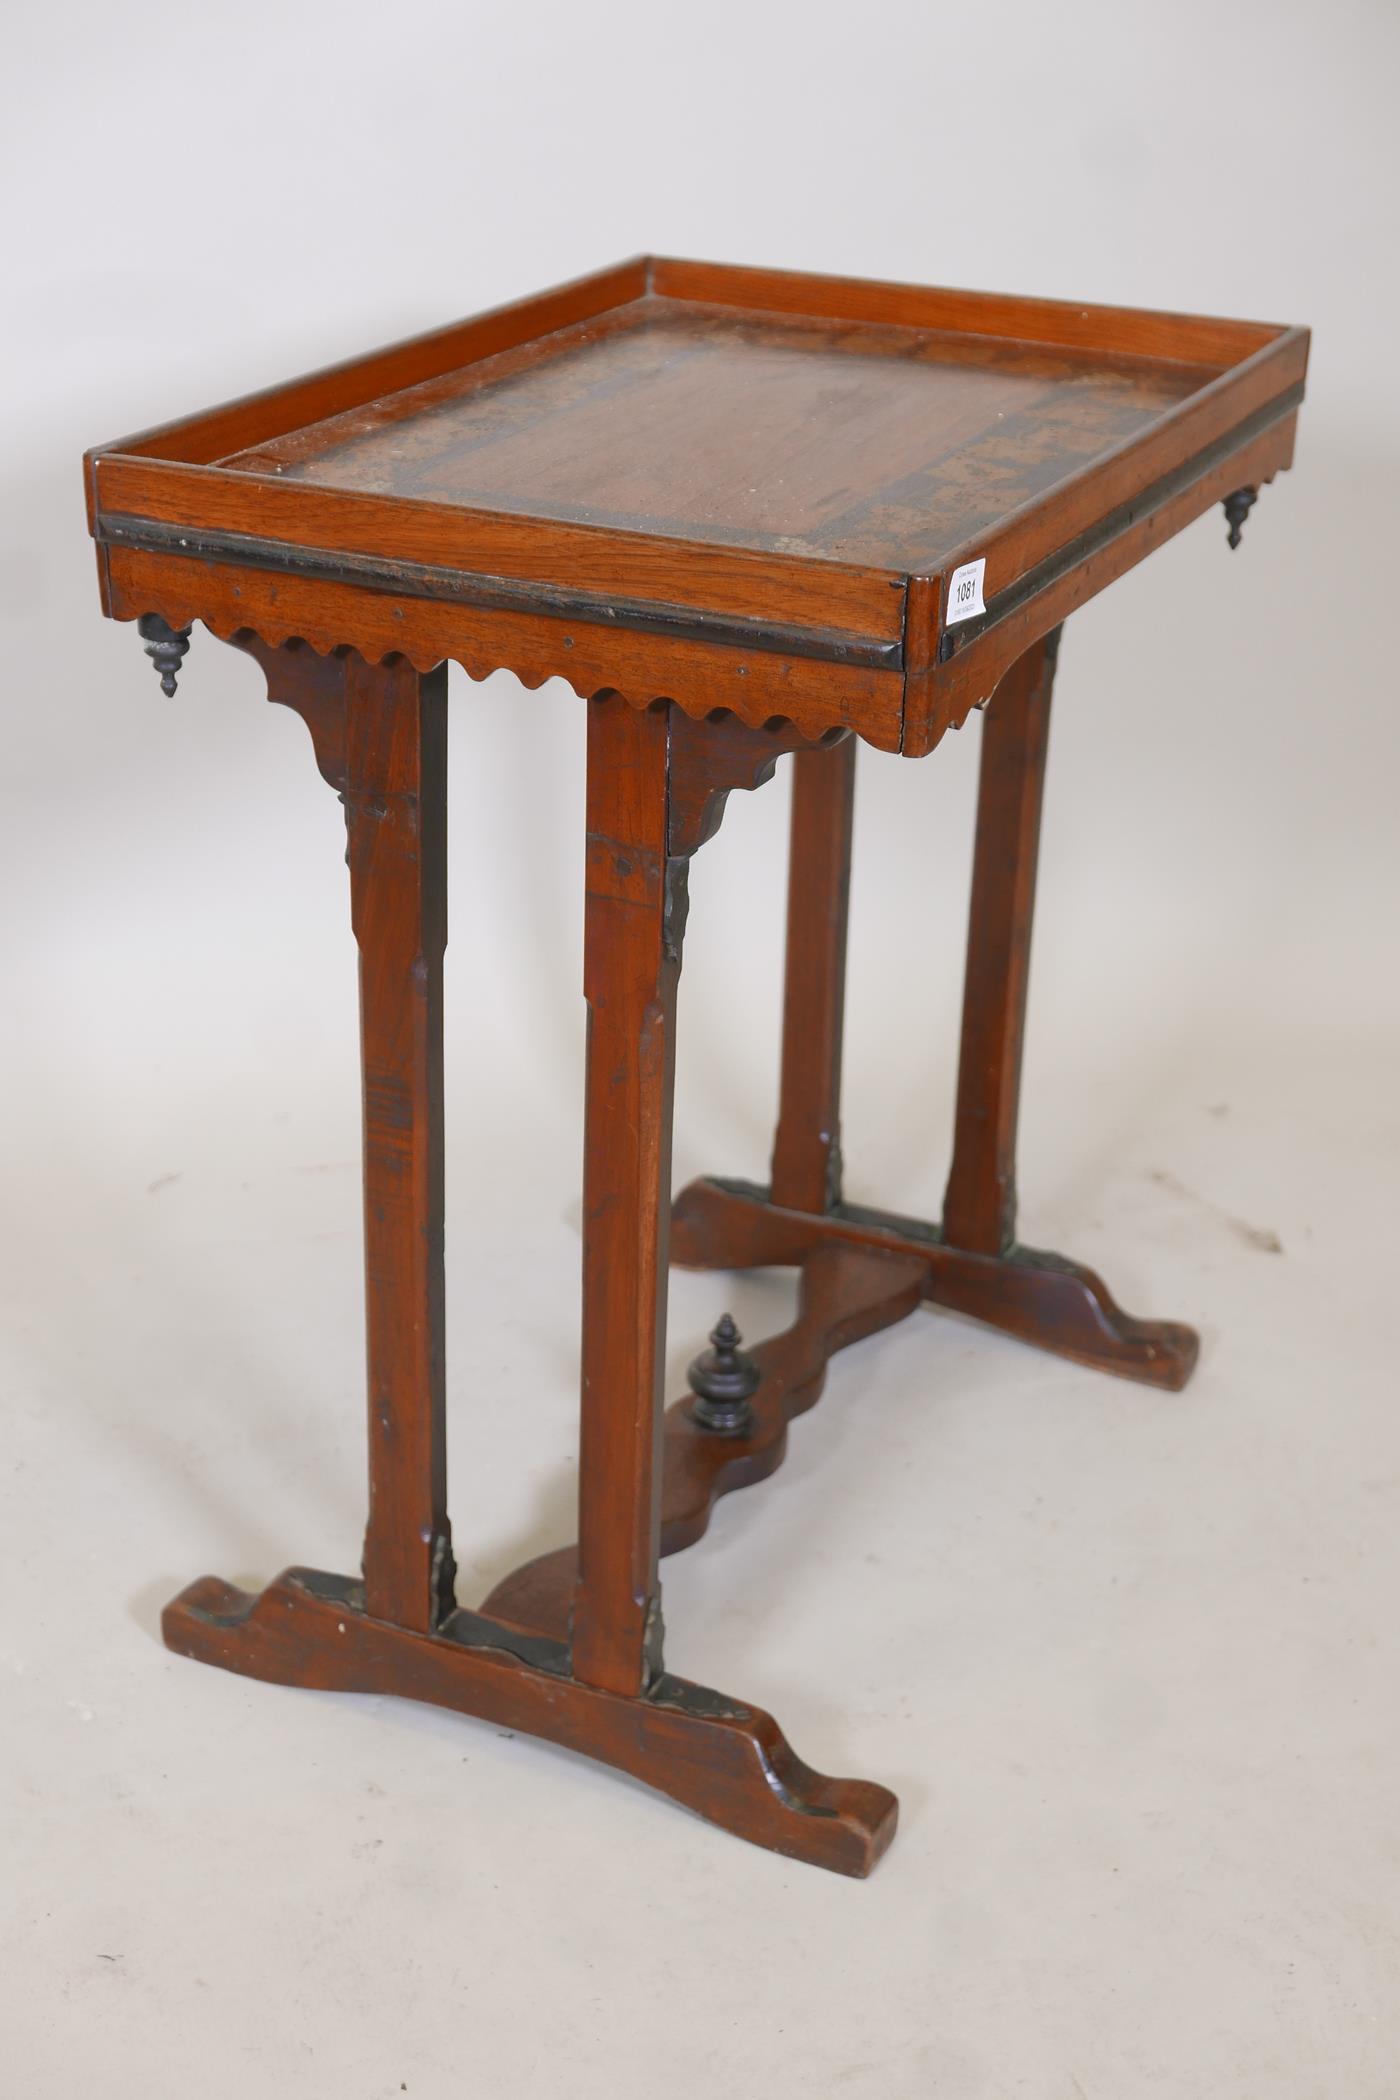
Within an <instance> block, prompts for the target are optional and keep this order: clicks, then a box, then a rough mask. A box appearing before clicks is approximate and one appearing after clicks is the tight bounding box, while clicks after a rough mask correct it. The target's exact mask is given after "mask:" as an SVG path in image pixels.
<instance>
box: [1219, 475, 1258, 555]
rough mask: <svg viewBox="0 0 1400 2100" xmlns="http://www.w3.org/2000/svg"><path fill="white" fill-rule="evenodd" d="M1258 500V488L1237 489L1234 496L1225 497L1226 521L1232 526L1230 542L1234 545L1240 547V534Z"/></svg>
mask: <svg viewBox="0 0 1400 2100" xmlns="http://www.w3.org/2000/svg"><path fill="white" fill-rule="evenodd" d="M1258 501H1259V491H1258V489H1236V490H1235V492H1234V494H1233V495H1232V496H1227V497H1226V498H1225V503H1224V511H1225V522H1226V523H1227V525H1228V526H1229V528H1230V531H1229V542H1230V545H1231V546H1232V547H1238V545H1239V543H1240V534H1241V533H1242V532H1243V531H1244V521H1245V519H1246V518H1247V517H1248V516H1249V514H1250V512H1251V511H1252V510H1253V508H1254V506H1255V504H1256V503H1257V502H1258Z"/></svg>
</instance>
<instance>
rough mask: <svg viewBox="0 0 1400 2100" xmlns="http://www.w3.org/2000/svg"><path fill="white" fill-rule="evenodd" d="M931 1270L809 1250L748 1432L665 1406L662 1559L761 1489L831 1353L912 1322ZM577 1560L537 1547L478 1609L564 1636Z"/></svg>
mask: <svg viewBox="0 0 1400 2100" xmlns="http://www.w3.org/2000/svg"><path fill="white" fill-rule="evenodd" d="M927 1274H928V1265H927V1263H926V1262H925V1261H924V1260H923V1259H922V1258H921V1257H919V1256H914V1255H901V1254H885V1253H882V1252H879V1251H877V1250H874V1249H866V1248H853V1247H839V1246H823V1247H816V1248H814V1249H813V1250H812V1252H811V1253H810V1255H809V1256H808V1257H807V1259H806V1260H805V1261H804V1263H803V1265H802V1283H801V1298H800V1302H799V1306H798V1313H797V1318H796V1319H795V1320H794V1322H793V1324H792V1326H791V1327H788V1328H786V1329H784V1331H783V1333H782V1334H779V1335H774V1336H772V1337H771V1338H770V1339H769V1340H768V1341H764V1342H760V1343H759V1344H758V1345H757V1346H756V1348H755V1349H754V1351H753V1356H754V1360H755V1362H756V1363H757V1364H758V1366H759V1368H760V1371H761V1372H762V1381H761V1383H760V1385H759V1388H758V1391H757V1393H756V1394H755V1395H754V1402H753V1425H752V1427H751V1429H750V1430H749V1431H748V1433H747V1434H746V1435H744V1436H732V1437H728V1436H715V1435H714V1434H713V1433H712V1432H710V1431H707V1430H705V1429H702V1428H701V1427H700V1426H699V1425H698V1424H697V1422H696V1420H695V1416H694V1412H693V1401H692V1400H691V1399H690V1398H689V1397H687V1398H685V1399H684V1400H677V1401H674V1402H673V1403H672V1405H671V1406H670V1407H668V1408H667V1410H666V1417H665V1425H664V1431H663V1438H662V1466H661V1470H662V1490H661V1520H660V1532H659V1544H660V1551H661V1555H662V1557H663V1558H665V1557H666V1556H667V1555H669V1554H672V1553H682V1552H684V1551H685V1549H686V1547H688V1546H693V1545H694V1544H695V1542H696V1540H697V1539H700V1538H703V1537H704V1535H705V1532H706V1531H707V1530H708V1529H709V1524H710V1518H711V1515H712V1514H713V1512H714V1506H715V1503H716V1502H717V1501H718V1500H719V1498H720V1496H721V1495H730V1494H733V1493H734V1492H735V1491H736V1489H739V1488H746V1487H754V1486H756V1485H757V1483H758V1482H759V1481H761V1480H767V1479H768V1478H769V1477H770V1476H771V1475H772V1474H773V1473H775V1472H776V1471H777V1469H778V1467H779V1466H780V1465H781V1464H782V1462H783V1459H784V1458H785V1457H786V1455H787V1432H788V1424H789V1423H790V1422H793V1421H795V1420H796V1419H797V1417H798V1416H799V1415H802V1414H805V1413H806V1412H807V1410H808V1409H809V1408H811V1407H815V1406H816V1404H817V1401H818V1400H819V1399H820V1398H821V1395H822V1389H823V1387H824V1385H825V1383H826V1367H827V1363H828V1362H829V1360H830V1359H831V1357H833V1356H834V1355H835V1354H836V1353H837V1351H838V1350H840V1349H848V1348H849V1347H850V1346H851V1344H852V1343H853V1342H860V1341H864V1340H865V1339H866V1338H867V1337H868V1336H869V1335H872V1334H878V1333H880V1332H881V1331H882V1330H883V1329H884V1328H886V1327H891V1326H893V1325H894V1324H895V1323H896V1322H897V1321H899V1320H903V1319H907V1318H908V1316H909V1314H910V1313H911V1312H913V1311H914V1309H915V1307H916V1306H917V1305H918V1304H919V1303H920V1302H921V1300H922V1298H923V1295H924V1286H925V1282H926V1280H927ZM577 1566H578V1549H577V1548H576V1547H574V1546H562V1547H560V1548H558V1549H557V1550H556V1551H555V1552H552V1553H543V1554H540V1555H539V1556H538V1557H537V1558H536V1559H534V1560H531V1561H526V1562H525V1563H524V1564H523V1565H522V1566H521V1567H518V1568H515V1569H513V1570H512V1572H511V1573H510V1574H509V1575H507V1576H505V1577H504V1578H503V1579H502V1581H500V1582H499V1583H497V1585H496V1587H495V1588H494V1589H493V1590H492V1592H491V1594H490V1596H489V1597H487V1599H486V1601H485V1602H484V1604H483V1605H482V1607H481V1609H482V1611H483V1612H484V1613H485V1614H486V1615H487V1616H488V1617H490V1618H493V1619H504V1620H507V1621H509V1622H510V1623H511V1624H512V1625H517V1626H522V1627H525V1628H528V1629H529V1630H530V1631H532V1632H535V1633H544V1634H550V1635H553V1636H554V1637H556V1638H557V1639H560V1640H562V1639H564V1638H565V1637H566V1636H567V1633H568V1630H569V1615H570V1605H571V1601H572V1598H573V1594H574V1586H575V1582H576V1580H577V1572H576V1571H577Z"/></svg>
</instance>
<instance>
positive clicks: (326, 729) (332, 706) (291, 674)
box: [229, 628, 347, 795]
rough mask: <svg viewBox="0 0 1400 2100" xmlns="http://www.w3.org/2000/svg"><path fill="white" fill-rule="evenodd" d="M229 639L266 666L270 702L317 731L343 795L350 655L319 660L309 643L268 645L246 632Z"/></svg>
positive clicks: (322, 762) (320, 761) (322, 757)
mask: <svg viewBox="0 0 1400 2100" xmlns="http://www.w3.org/2000/svg"><path fill="white" fill-rule="evenodd" d="M229 640H230V641H231V642H232V643H233V646H234V648H235V649H241V650H242V651H243V653H244V655H245V656H251V657H252V659H253V661H254V662H255V663H257V664H260V665H261V667H262V672H263V676H264V677H265V678H266V680H267V697H268V699H269V700H271V701H274V702H275V703H276V705H277V706H279V707H290V708H291V709H292V711H293V713H294V714H298V715H300V716H301V718H302V720H303V722H305V724H306V726H307V729H308V730H309V731H310V733H311V745H312V749H313V750H314V751H315V753H316V764H317V767H318V769H319V771H320V774H321V778H322V779H323V780H325V781H326V782H327V783H328V784H329V785H330V786H331V787H333V788H334V789H335V791H336V793H337V794H338V795H343V794H344V793H345V785H346V779H347V766H346V740H345V665H346V657H345V653H344V652H343V651H342V652H341V653H340V654H338V655H335V656H318V655H317V653H316V651H315V650H314V649H312V648H311V647H309V645H308V644H307V643H305V642H299V641H289V642H282V643H279V644H274V643H271V642H265V641H264V640H263V639H262V637H261V635H257V634H254V633H252V632H251V630H249V629H246V628H245V629H244V631H243V632H242V633H241V634H234V635H230V637H229Z"/></svg>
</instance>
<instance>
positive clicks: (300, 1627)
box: [161, 1568, 899, 1876]
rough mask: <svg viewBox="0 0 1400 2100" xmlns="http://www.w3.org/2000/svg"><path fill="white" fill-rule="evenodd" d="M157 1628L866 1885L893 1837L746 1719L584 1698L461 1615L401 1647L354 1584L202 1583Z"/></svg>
mask: <svg viewBox="0 0 1400 2100" xmlns="http://www.w3.org/2000/svg"><path fill="white" fill-rule="evenodd" d="M161 1623H162V1630H163V1632H164V1635H165V1641H166V1645H167V1647H169V1648H172V1649H173V1650H174V1651H175V1652H176V1653H177V1654H179V1655H188V1656H191V1657H193V1658H195V1659H196V1660H197V1661H200V1662H208V1663H214V1664H215V1665H217V1667H218V1668H220V1669H224V1670H233V1671H236V1672H238V1673H239V1674H240V1675H242V1676H245V1677H259V1678H262V1679H264V1680H266V1681H267V1682H270V1683H274V1684H295V1685H304V1686H308V1687H310V1688H312V1689H314V1690H319V1691H347V1692H379V1693H392V1694H395V1695H396V1696H398V1697H400V1698H405V1699H421V1700H424V1701H426V1702H427V1703H428V1704H429V1705H433V1706H445V1707H451V1708H454V1709H455V1710H456V1711H457V1712H459V1713H465V1714H473V1715H477V1716H479V1717H480V1718H481V1719H483V1720H488V1721H492V1722H494V1723H495V1724H496V1726H497V1727H502V1728H511V1729H515V1730H518V1731H519V1732H521V1733H523V1734H526V1735H537V1736H541V1737H543V1738H544V1739H545V1740H546V1741H548V1742H552V1743H558V1744H561V1745H562V1746H563V1747H564V1748H565V1749H569V1750H578V1751H581V1752H582V1753H583V1754H584V1755H585V1756H586V1757H592V1758H595V1759H597V1760H598V1761H599V1762H600V1763H602V1764H608V1765H615V1766H616V1767H617V1768H618V1770H619V1771H623V1772H628V1773H630V1774H631V1775H632V1777H633V1778H635V1779H640V1780H641V1781H642V1782H643V1783H644V1784H645V1785H647V1786H652V1787H655V1788H656V1789H657V1790H658V1791H659V1792H660V1793H663V1794H669V1795H670V1796H671V1798H672V1799H673V1800H675V1801H679V1802H682V1803H683V1804H684V1805H685V1806H686V1807H687V1808H691V1809H694V1810H695V1812H696V1814H697V1815H701V1816H704V1817H705V1818H706V1819H707V1820H708V1821H710V1822H712V1823H716V1824H718V1825H719V1826H720V1827H721V1828H722V1829H725V1830H730V1831H733V1832H734V1834H735V1835H736V1836H738V1837H743V1838H747V1839H748V1840H749V1841H750V1842H751V1843H752V1844H756V1845H763V1846H766V1847H767V1848H768V1850H769V1851H772V1852H781V1853H783V1854H785V1855H786V1856H787V1857H788V1858H790V1859H798V1860H804V1861H807V1862H808V1863H810V1864H811V1865H813V1866H820V1867H827V1868H830V1869H831V1870H832V1871H833V1872H834V1873H838V1874H850V1875H855V1876H864V1875H866V1874H868V1873H869V1872H870V1870H871V1868H872V1867H873V1866H874V1865H875V1863H876V1861H877V1860H878V1859H879V1858H880V1856H881V1854H882V1853H883V1852H884V1851H885V1849H886V1847H887V1846H888V1844H889V1842H890V1839H891V1838H892V1837H893V1835H894V1830H895V1823H896V1820H897V1818H898V1813H899V1809H898V1803H897V1802H896V1800H895V1797H894V1795H893V1794H891V1793H890V1792H889V1791H888V1789H887V1788H885V1787H882V1786H876V1785H874V1784H873V1783H871V1782H869V1781H866V1780H859V1779H828V1778H825V1777H824V1776H823V1775H822V1774H821V1773H820V1772H814V1771H813V1770H812V1769H811V1767H810V1766H808V1765H805V1764H804V1763H803V1762H802V1760H801V1758H799V1757H798V1756H797V1754H796V1752H795V1751H794V1750H793V1749H792V1747H791V1745H790V1744H789V1743H788V1741H787V1739H786V1737H785V1736H784V1735H783V1733H782V1730H781V1729H780V1728H779V1727H778V1725H777V1723H776V1722H775V1721H774V1720H773V1719H772V1717H771V1716H770V1715H768V1714H766V1713H763V1712H762V1711H761V1710H760V1709H759V1708H757V1707H751V1706H746V1705H742V1704H740V1703H739V1702H737V1701H735V1700H731V1699H728V1698H726V1697H725V1696H724V1695H723V1694H722V1693H718V1692H712V1691H708V1690H706V1689H705V1688H704V1687H703V1686H700V1685H694V1684H689V1683H687V1682H686V1681H685V1680H684V1679H682V1678H679V1677H672V1676H669V1675H662V1676H660V1677H658V1678H657V1679H656V1680H655V1682H654V1683H653V1684H652V1686H651V1688H650V1690H649V1692H648V1693H647V1694H646V1696H644V1697H642V1698H638V1699H627V1698H621V1697H619V1696H617V1695H616V1694H614V1693H611V1692H601V1691H598V1690H596V1689H594V1687H592V1686H591V1685H586V1684H580V1683H578V1682H577V1681H576V1680H575V1679H574V1678H572V1677H571V1676H570V1675H569V1674H568V1656H567V1652H566V1650H565V1649H564V1647H563V1644H562V1643H559V1642H556V1641H551V1640H547V1639H545V1640H542V1639H539V1638H534V1639H531V1638H530V1637H528V1636H527V1637H523V1638H522V1637H521V1636H520V1635H519V1634H518V1632H516V1631H515V1630H514V1629H512V1628H510V1627H507V1626H503V1625H501V1624H499V1623H497V1622H494V1621H492V1620H490V1619H486V1618H483V1617H482V1616H481V1614H479V1613H476V1612H464V1611H457V1612H454V1613H452V1614H451V1616H450V1617H449V1618H448V1619H447V1620H446V1621H445V1622H444V1624H443V1625H442V1627H441V1628H440V1629H439V1630H438V1631H437V1632H436V1633H430V1634H423V1633H414V1632H411V1631H409V1630H408V1629H406V1628H404V1627H401V1626H392V1625H389V1624H387V1623H385V1622H384V1621H382V1620H376V1619H370V1618H367V1617H366V1615H365V1612H364V1607H363V1592H362V1590H361V1586H360V1585H359V1584H358V1583H356V1582H352V1581H350V1580H349V1579H348V1578H346V1577H344V1576H337V1575H324V1574H320V1573H318V1572H317V1571H315V1570H313V1569H310V1568H289V1569H288V1570H287V1571H286V1573H285V1574H282V1575H279V1576H278V1578H277V1580H276V1581H275V1582H273V1583H271V1584H270V1585H269V1586H268V1588H267V1589H265V1590H263V1591H262V1592H261V1593H260V1594H258V1595H252V1594H250V1593H249V1592H247V1591H244V1590H237V1589H234V1588H232V1587H231V1585H230V1584H228V1583H226V1582H221V1581H219V1580H218V1578H217V1577H214V1576H206V1577H204V1578H203V1579H202V1580H201V1581H199V1582H196V1583H193V1584H191V1586H190V1587H189V1588H188V1589H187V1590H184V1591H183V1592H182V1593H181V1594H180V1596H178V1597H176V1598H175V1599H174V1600H173V1601H172V1602H171V1603H170V1604H169V1605H167V1607H166V1609H165V1613H164V1616H163V1618H162V1622H161Z"/></svg>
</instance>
